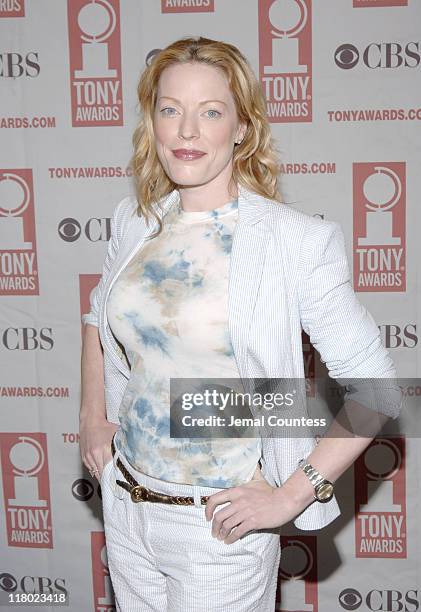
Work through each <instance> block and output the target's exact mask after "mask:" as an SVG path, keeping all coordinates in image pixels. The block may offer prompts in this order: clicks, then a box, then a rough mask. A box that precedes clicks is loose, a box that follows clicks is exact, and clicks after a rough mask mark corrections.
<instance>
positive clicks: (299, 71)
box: [259, 0, 312, 122]
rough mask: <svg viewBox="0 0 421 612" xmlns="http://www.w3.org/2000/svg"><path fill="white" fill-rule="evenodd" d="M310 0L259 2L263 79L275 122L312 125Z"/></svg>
mask: <svg viewBox="0 0 421 612" xmlns="http://www.w3.org/2000/svg"><path fill="white" fill-rule="evenodd" d="M310 9H311V7H310V2H309V0H273V1H269V0H263V2H259V41H260V42H259V50H260V79H261V81H262V84H263V90H264V92H265V97H266V100H267V111H268V115H269V117H270V118H271V119H272V121H273V122H287V121H311V114H312V108H311V97H312V92H311V89H312V83H311V72H312V65H311V61H312V58H311V10H310Z"/></svg>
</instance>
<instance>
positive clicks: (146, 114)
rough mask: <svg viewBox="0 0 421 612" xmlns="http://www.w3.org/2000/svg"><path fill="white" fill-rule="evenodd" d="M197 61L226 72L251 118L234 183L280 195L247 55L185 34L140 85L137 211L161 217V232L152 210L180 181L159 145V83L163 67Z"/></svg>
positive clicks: (243, 116)
mask: <svg viewBox="0 0 421 612" xmlns="http://www.w3.org/2000/svg"><path fill="white" fill-rule="evenodd" d="M189 62H199V63H203V64H207V65H208V66H215V67H216V68H219V69H222V71H223V72H224V74H225V76H226V78H227V80H228V84H229V87H230V90H231V92H232V95H233V98H234V102H235V106H236V109H237V115H238V119H239V121H240V122H245V123H247V130H246V132H245V136H244V138H243V140H242V142H241V144H238V145H237V144H236V145H235V147H234V152H233V171H232V177H231V181H230V184H231V185H236V183H237V182H238V183H240V184H241V185H243V186H244V187H245V188H246V189H248V190H250V191H252V192H254V193H257V194H260V195H262V196H263V197H266V198H269V199H273V200H281V199H282V198H281V194H280V192H279V190H278V177H279V174H280V163H279V161H278V155H277V150H276V148H275V144H274V139H273V138H272V135H271V129H270V125H269V121H268V118H267V114H266V103H265V99H264V96H263V92H262V89H261V87H260V84H259V82H258V81H257V79H256V77H255V75H254V73H253V70H252V68H251V66H250V64H249V63H248V61H247V60H246V58H245V57H244V55H243V54H242V53H241V52H240V51H239V50H238V49H237V47H235V46H234V45H231V44H229V43H226V42H221V41H217V40H211V39H209V38H203V37H202V36H196V37H185V38H181V39H179V40H177V41H175V42H173V43H171V44H170V45H168V46H167V47H166V48H165V49H162V50H160V51H159V52H158V53H157V54H156V55H155V56H154V57H153V59H152V61H151V62H150V64H149V65H148V66H147V67H146V68H145V70H144V71H143V72H142V74H141V77H140V80H139V84H138V87H137V95H138V100H139V106H140V120H139V123H138V125H137V126H136V129H135V131H134V133H133V155H132V158H131V160H130V164H129V165H130V168H131V171H132V173H133V181H134V184H135V193H136V198H137V202H138V207H137V214H138V215H144V217H145V218H146V222H147V223H149V221H150V219H151V217H154V218H155V219H156V220H157V221H158V226H159V228H158V231H157V232H156V233H155V234H154V235H153V236H152V237H154V236H157V235H158V234H159V233H160V232H161V230H162V223H161V219H160V217H159V216H158V215H157V214H156V212H155V210H154V203H157V204H158V206H159V202H160V200H161V199H163V198H164V197H165V196H167V195H168V194H169V193H171V191H173V190H174V189H176V188H177V185H176V184H175V183H174V182H173V181H172V180H171V179H170V178H169V177H168V175H167V174H166V172H165V170H164V168H163V167H162V165H161V162H160V160H159V158H158V155H157V152H156V148H155V138H154V130H153V115H154V110H155V104H156V98H157V90H158V82H159V78H160V76H161V74H162V72H163V70H164V69H165V68H167V67H168V66H171V65H173V64H176V63H189Z"/></svg>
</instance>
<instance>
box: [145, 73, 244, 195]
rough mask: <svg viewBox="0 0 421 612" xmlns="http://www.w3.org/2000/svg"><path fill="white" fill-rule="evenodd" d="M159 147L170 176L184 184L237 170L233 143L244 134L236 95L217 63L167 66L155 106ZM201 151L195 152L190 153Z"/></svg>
mask: <svg viewBox="0 0 421 612" xmlns="http://www.w3.org/2000/svg"><path fill="white" fill-rule="evenodd" d="M153 125H154V134H155V146H156V150H157V154H158V157H159V160H160V162H161V164H162V166H163V167H164V170H165V172H166V174H167V175H168V177H169V178H170V179H171V180H172V181H173V182H174V183H175V184H176V185H179V186H181V187H194V186H199V185H205V184H208V183H210V182H211V181H215V180H218V177H219V179H221V177H223V176H226V178H227V183H228V181H229V179H230V178H231V175H232V155H233V149H234V143H235V141H236V140H241V139H242V138H243V136H244V133H245V129H246V124H240V123H239V121H238V117H237V111H236V108H235V103H234V98H233V96H232V93H231V91H230V88H229V85H228V82H227V79H226V77H225V75H224V74H223V73H222V71H220V70H219V69H218V68H214V67H213V66H207V65H204V64H200V63H198V62H195V63H190V64H174V65H172V66H169V67H168V68H165V70H164V71H163V72H162V74H161V77H160V79H159V83H158V92H157V101H156V107H155V110H154V118H153ZM191 150H194V151H200V152H201V153H203V155H200V156H192V155H189V154H188V152H189V151H191Z"/></svg>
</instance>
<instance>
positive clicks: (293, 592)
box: [276, 536, 319, 612]
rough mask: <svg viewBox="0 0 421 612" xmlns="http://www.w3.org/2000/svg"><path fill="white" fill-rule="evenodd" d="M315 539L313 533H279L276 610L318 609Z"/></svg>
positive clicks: (307, 611) (308, 611)
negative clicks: (304, 534) (292, 534)
mask: <svg viewBox="0 0 421 612" xmlns="http://www.w3.org/2000/svg"><path fill="white" fill-rule="evenodd" d="M316 542H317V540H316V538H315V537H314V536H281V549H282V559H281V564H280V567H279V576H280V577H281V580H280V581H279V584H278V591H277V594H276V610H277V612H289V611H290V610H300V612H315V611H316V610H318V609H319V608H318V593H317V547H316Z"/></svg>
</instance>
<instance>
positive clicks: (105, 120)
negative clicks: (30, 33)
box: [68, 0, 123, 126]
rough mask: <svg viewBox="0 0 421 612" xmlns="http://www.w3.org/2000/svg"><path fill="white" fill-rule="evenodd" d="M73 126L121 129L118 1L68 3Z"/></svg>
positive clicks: (95, 0)
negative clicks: (114, 127)
mask: <svg viewBox="0 0 421 612" xmlns="http://www.w3.org/2000/svg"><path fill="white" fill-rule="evenodd" d="M68 14H69V44H70V67H71V79H72V87H71V93H72V115H73V126H80V125H84V126H88V125H89V126H92V125H122V124H123V112H122V84H121V46H120V18H119V4H118V0H90V1H89V2H87V1H86V0H71V1H70V0H69V2H68Z"/></svg>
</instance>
